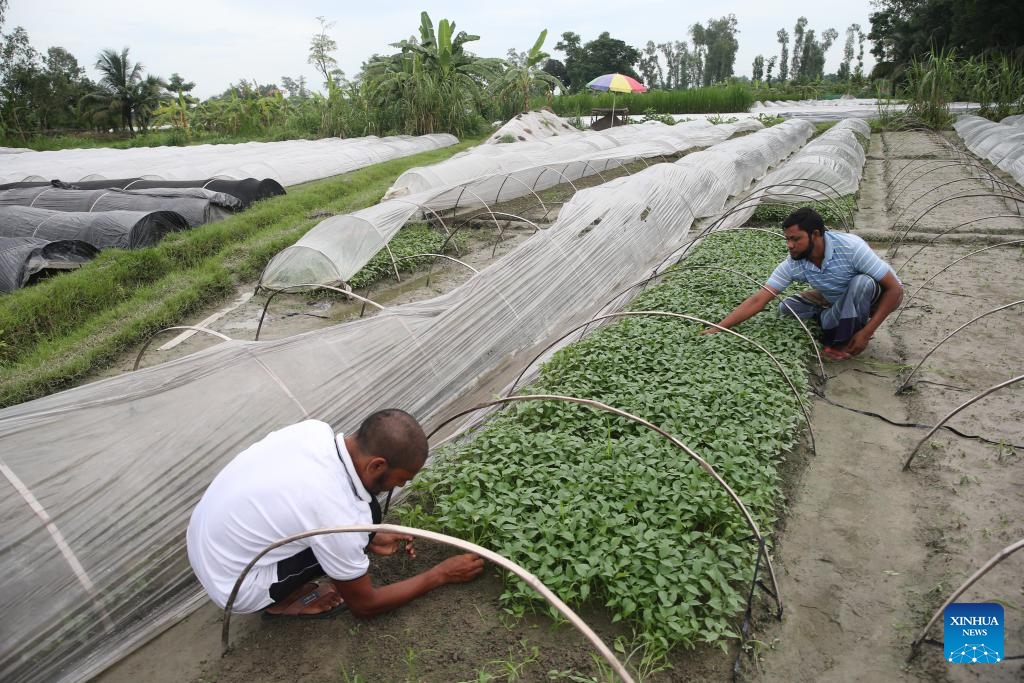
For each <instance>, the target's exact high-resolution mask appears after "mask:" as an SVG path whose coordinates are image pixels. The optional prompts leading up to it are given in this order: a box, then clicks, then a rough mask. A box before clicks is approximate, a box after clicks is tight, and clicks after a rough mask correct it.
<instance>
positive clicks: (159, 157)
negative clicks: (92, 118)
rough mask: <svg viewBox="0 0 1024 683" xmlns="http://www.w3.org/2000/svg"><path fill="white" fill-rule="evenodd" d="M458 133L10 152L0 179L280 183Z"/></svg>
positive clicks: (424, 147)
mask: <svg viewBox="0 0 1024 683" xmlns="http://www.w3.org/2000/svg"><path fill="white" fill-rule="evenodd" d="M457 142H458V139H457V138H456V137H455V136H453V135H448V134H447V133H440V134H434V135H421V136H418V137H413V136H409V135H396V136H392V137H385V138H378V137H376V136H373V135H371V136H368V137H363V138H348V139H341V138H325V139H322V140H288V141H285V142H245V143H241V144H237V145H191V146H188V147H135V148H132V149H66V150H60V151H56V152H32V153H25V154H19V155H9V157H10V158H5V159H4V165H3V167H2V168H0V183H14V182H22V181H33V180H39V181H48V180H50V179H52V178H60V179H61V180H64V181H68V182H76V181H79V180H101V179H104V178H127V177H142V178H147V179H151V180H158V179H159V180H191V179H193V178H214V177H218V178H224V179H236V180H238V179H242V178H272V179H273V180H275V181H277V182H278V183H280V184H281V185H284V186H285V187H287V186H289V185H296V184H298V183H304V182H308V181H310V180H318V179H320V178H326V177H328V176H332V175H338V174H340V173H347V172H349V171H354V170H356V169H358V168H362V167H364V166H369V165H371V164H377V163H380V162H382V161H388V160H390V159H397V158H399V157H403V156H409V155H412V154H418V153H420V152H426V151H429V150H432V149H438V148H441V147H448V146H450V145H454V144H456V143H457Z"/></svg>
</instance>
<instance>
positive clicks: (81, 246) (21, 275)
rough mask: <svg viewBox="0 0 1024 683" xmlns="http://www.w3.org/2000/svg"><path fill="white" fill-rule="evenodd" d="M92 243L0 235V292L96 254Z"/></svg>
mask: <svg viewBox="0 0 1024 683" xmlns="http://www.w3.org/2000/svg"><path fill="white" fill-rule="evenodd" d="M97 253H98V251H97V250H96V248H95V247H93V246H92V245H89V244H86V243H85V242H79V241H75V240H56V241H51V240H46V239H43V238H41V237H5V236H0V292H13V291H14V290H15V289H18V288H19V287H24V286H25V285H26V284H28V282H29V281H30V280H31V279H32V277H33V276H34V275H36V274H38V273H39V272H41V271H43V270H45V269H47V268H52V267H53V266H54V265H79V264H82V263H85V262H86V261H89V260H90V259H93V258H95V257H96V254H97Z"/></svg>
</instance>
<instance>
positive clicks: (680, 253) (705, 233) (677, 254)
mask: <svg viewBox="0 0 1024 683" xmlns="http://www.w3.org/2000/svg"><path fill="white" fill-rule="evenodd" d="M741 230H749V231H751V232H764V233H767V234H769V235H774V236H775V237H778V238H779V239H781V240H785V239H786V236H785V235H783V234H782V233H781V232H778V231H777V230H769V229H768V228H749V227H745V226H740V227H736V228H722V229H720V230H715V231H714V232H712V231H711V230H710V229H708V228H705V229H704V230H701V231H700V233H699V234H698V235H697V236H696V237H694V238H693V239H692V240H690V241H689V242H688V243H687V244H686V246H685V247H683V248H682V249H677V250H676V251H674V252H672V253H671V254H669V255H668V256H666V257H665V258H664V259H662V261H661V263H659V264H658V265H657V266H655V268H654V272H655V273H657V272H658V271H660V270H661V269H662V268H664V267H665V264H666V263H668V262H669V261H671V260H672V259H675V260H676V263H678V262H679V261H682V260H684V258H685V257H686V252H688V251H689V250H690V248H691V247H693V246H694V245H696V244H699V243H700V241H701V240H704V239H707V238H708V237H710V236H712V235H717V234H720V233H723V232H740V231H741Z"/></svg>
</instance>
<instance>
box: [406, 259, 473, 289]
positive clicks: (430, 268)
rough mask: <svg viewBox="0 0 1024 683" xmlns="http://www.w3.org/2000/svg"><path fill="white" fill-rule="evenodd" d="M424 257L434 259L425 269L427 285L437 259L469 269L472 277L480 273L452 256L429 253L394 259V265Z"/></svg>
mask: <svg viewBox="0 0 1024 683" xmlns="http://www.w3.org/2000/svg"><path fill="white" fill-rule="evenodd" d="M424 256H432V257H433V259H434V260H432V261H431V262H430V267H429V268H428V269H427V284H428V285H429V284H430V276H431V274H433V271H434V264H435V263H437V259H439V258H443V259H447V260H449V261H454V262H455V263H458V264H459V265H462V266H465V267H467V268H469V269H470V270H471V271H473V274H474V275H475V274H476V273H479V272H480V271H479V270H477V269H476V268H474V267H473V266H471V265H469V264H468V263H466V262H465V261H460V260H459V259H457V258H455V257H454V256H448V255H447V254H433V253H429V252H424V253H422V254H410V255H409V256H402V257H401V258H398V259H395V263H401V262H402V261H411V260H412V259H415V258H423V257H424Z"/></svg>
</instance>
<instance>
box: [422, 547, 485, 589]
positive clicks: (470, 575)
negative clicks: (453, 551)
mask: <svg viewBox="0 0 1024 683" xmlns="http://www.w3.org/2000/svg"><path fill="white" fill-rule="evenodd" d="M434 570H435V571H436V572H437V573H438V574H439V575H440V576H441V578H442V580H443V581H444V582H445V583H466V582H467V581H472V580H473V579H475V578H476V577H477V576H479V575H480V572H482V571H483V570H484V559H483V558H482V557H480V556H479V555H474V554H473V553H466V554H465V555H455V556H454V557H449V558H448V559H447V560H445V561H444V562H441V563H440V564H438V565H437V566H435V567H434Z"/></svg>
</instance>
